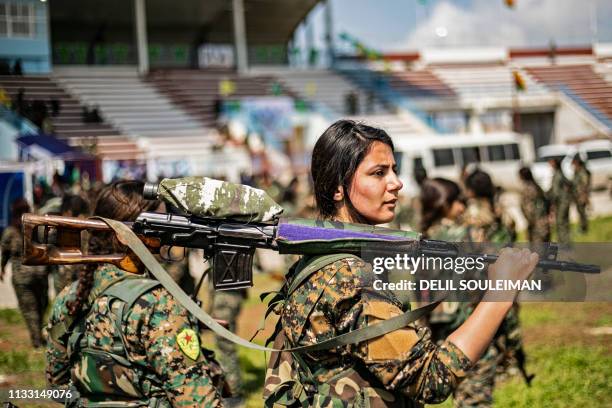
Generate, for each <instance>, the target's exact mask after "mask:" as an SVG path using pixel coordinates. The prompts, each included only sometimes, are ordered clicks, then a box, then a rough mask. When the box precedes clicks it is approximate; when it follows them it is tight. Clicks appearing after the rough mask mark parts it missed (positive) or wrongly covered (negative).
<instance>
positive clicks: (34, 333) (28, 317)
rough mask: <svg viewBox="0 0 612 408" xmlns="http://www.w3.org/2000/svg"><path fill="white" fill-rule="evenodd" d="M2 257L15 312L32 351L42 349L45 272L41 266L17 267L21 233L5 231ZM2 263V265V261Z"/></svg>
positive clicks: (19, 259)
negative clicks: (9, 268)
mask: <svg viewBox="0 0 612 408" xmlns="http://www.w3.org/2000/svg"><path fill="white" fill-rule="evenodd" d="M1 246H2V256H3V257H4V256H6V257H8V258H7V259H10V261H11V264H12V271H13V273H12V278H11V282H12V284H13V288H14V289H15V295H16V296H17V302H18V303H19V310H20V311H21V314H22V315H23V318H24V320H25V322H26V325H27V327H28V331H29V332H30V339H31V341H32V345H33V346H34V347H41V346H42V345H43V337H42V332H41V330H42V327H43V316H44V313H45V310H46V309H47V305H48V303H49V295H48V290H49V278H48V270H47V268H46V267H44V266H25V265H22V264H21V255H22V253H23V238H22V234H21V231H19V230H18V229H16V228H15V227H7V228H6V229H5V230H4V232H3V234H2V240H1ZM3 263H4V261H3Z"/></svg>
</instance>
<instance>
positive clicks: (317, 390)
mask: <svg viewBox="0 0 612 408" xmlns="http://www.w3.org/2000/svg"><path fill="white" fill-rule="evenodd" d="M311 171H312V177H313V181H314V190H315V198H316V203H317V208H318V210H319V215H320V217H321V218H322V219H326V220H335V221H342V222H360V223H367V224H382V223H388V222H390V221H391V220H392V219H393V217H394V211H395V207H396V203H397V198H398V192H399V190H400V189H401V188H402V183H401V182H400V180H399V179H398V177H397V174H396V165H395V159H394V156H393V143H392V141H391V138H390V137H389V136H388V135H387V133H386V132H384V131H383V130H380V129H376V128H373V127H369V126H365V125H362V124H358V123H355V122H352V121H347V120H341V121H338V122H336V123H334V124H333V125H332V126H330V127H329V128H328V129H327V130H326V131H325V132H324V133H323V135H322V136H321V137H320V138H319V140H318V141H317V143H316V145H315V147H314V150H313V156H312V170H311ZM321 259H327V260H329V258H304V259H303V260H302V261H300V262H299V263H298V264H296V266H294V267H293V268H292V270H290V271H289V274H288V276H287V279H288V282H287V285H291V283H292V280H293V278H295V277H296V274H299V273H300V272H301V271H304V268H311V269H314V271H313V273H312V274H310V275H309V276H308V278H307V279H305V280H304V281H303V283H302V284H301V285H299V286H298V287H297V288H293V289H294V290H292V292H291V293H289V294H287V297H286V299H285V301H284V304H283V306H282V308H281V311H280V319H281V324H280V325H279V327H280V331H279V333H278V334H277V337H276V340H275V346H276V347H279V346H284V347H285V348H288V347H295V346H302V345H310V344H314V343H320V342H322V341H325V340H328V339H330V338H332V337H335V336H338V335H341V334H344V333H348V332H351V331H353V330H356V329H359V328H362V327H366V326H368V325H372V324H376V323H378V322H381V321H383V320H386V319H389V318H391V317H393V316H397V315H400V314H401V313H402V312H403V311H402V309H401V307H402V305H401V303H400V302H398V301H397V299H396V298H395V297H394V296H393V294H392V293H390V292H387V291H377V290H374V289H373V285H372V280H373V275H372V268H371V265H369V264H367V263H365V262H364V261H363V260H361V259H359V258H357V257H355V256H350V255H347V256H345V257H343V258H341V259H335V260H334V261H333V262H320V260H321ZM537 261H538V256H537V254H531V253H530V252H529V251H519V250H514V249H506V250H503V251H502V252H501V254H500V258H499V260H498V261H497V262H496V263H495V264H494V265H492V266H491V267H490V268H489V276H490V278H491V279H513V280H517V279H525V278H527V277H528V276H529V275H530V273H531V272H532V270H533V269H534V267H535V265H536V263H537ZM286 287H287V286H286ZM512 295H514V296H515V295H516V293H512ZM490 296H491V295H490V294H486V295H485V299H490ZM511 307H512V301H505V302H491V301H483V302H481V303H480V304H478V306H477V307H476V308H475V310H474V313H472V315H471V316H470V317H469V318H468V319H467V321H466V322H465V323H464V324H462V325H461V326H460V327H458V328H457V329H456V330H455V331H453V332H452V333H451V334H450V335H449V336H448V338H447V339H446V340H445V341H444V342H442V343H441V344H440V345H436V344H435V343H434V342H433V341H432V340H431V338H430V332H429V330H428V329H426V328H423V327H418V326H415V325H412V324H411V325H409V326H407V327H405V328H403V329H400V330H396V331H393V332H390V333H388V334H385V335H382V336H379V337H377V338H374V339H372V340H368V341H364V342H361V343H359V344H352V345H348V346H340V347H336V348H332V349H328V350H323V351H316V352H310V353H306V354H297V353H294V354H289V353H281V354H279V355H273V357H272V358H271V361H270V363H269V366H268V372H267V378H266V384H265V386H264V387H265V388H264V398H265V400H266V405H267V406H274V405H275V404H278V405H276V406H279V405H284V406H317V407H354V406H370V407H407V406H408V407H410V406H422V404H424V403H439V402H441V401H443V400H445V399H446V398H447V397H448V395H450V393H451V392H452V391H453V389H454V388H455V387H456V386H457V384H458V383H459V381H460V380H461V379H462V378H463V377H464V376H465V373H466V371H467V370H468V369H469V368H470V366H471V365H472V364H473V363H474V362H476V361H477V360H478V358H479V357H480V355H481V354H482V353H483V352H484V351H485V350H486V348H487V346H488V345H489V343H490V342H491V339H492V338H493V335H494V334H495V332H496V331H497V328H498V327H499V325H500V324H501V322H502V320H503V319H504V316H505V315H506V313H507V312H508V310H509V309H510V308H511Z"/></svg>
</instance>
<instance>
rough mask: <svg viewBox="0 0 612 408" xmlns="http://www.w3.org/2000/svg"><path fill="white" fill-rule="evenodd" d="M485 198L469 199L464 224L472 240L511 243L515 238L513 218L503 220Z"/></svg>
mask: <svg viewBox="0 0 612 408" xmlns="http://www.w3.org/2000/svg"><path fill="white" fill-rule="evenodd" d="M503 218H504V217H503V216H498V215H497V214H495V211H494V210H493V208H492V207H491V204H490V203H489V201H488V200H487V199H484V198H470V199H469V200H468V201H467V206H466V208H465V213H464V214H463V219H462V224H463V225H464V226H465V227H467V228H468V230H469V232H468V237H469V240H470V241H472V242H492V243H495V244H505V243H510V242H512V241H513V240H514V236H515V231H514V225H513V222H514V221H513V220H507V221H505V220H503Z"/></svg>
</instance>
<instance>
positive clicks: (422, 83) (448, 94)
mask: <svg viewBox="0 0 612 408" xmlns="http://www.w3.org/2000/svg"><path fill="white" fill-rule="evenodd" d="M387 78H388V79H389V82H390V85H391V87H393V88H394V89H396V90H398V91H400V92H401V93H402V94H404V95H406V96H409V97H411V98H453V97H456V94H455V92H454V91H453V90H452V89H451V88H450V87H449V86H448V85H447V84H446V83H444V82H443V81H442V80H441V79H440V78H439V77H438V76H437V75H436V74H435V73H434V72H432V71H431V70H429V69H422V70H415V71H405V72H395V73H390V74H388V75H387Z"/></svg>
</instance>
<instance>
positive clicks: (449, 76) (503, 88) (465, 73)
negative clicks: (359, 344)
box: [432, 65, 550, 100]
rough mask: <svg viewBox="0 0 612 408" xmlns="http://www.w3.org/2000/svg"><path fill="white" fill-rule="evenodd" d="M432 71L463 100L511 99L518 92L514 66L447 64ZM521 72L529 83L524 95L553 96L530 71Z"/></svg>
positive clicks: (522, 95) (526, 96) (523, 96)
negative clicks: (513, 72) (527, 73)
mask: <svg viewBox="0 0 612 408" xmlns="http://www.w3.org/2000/svg"><path fill="white" fill-rule="evenodd" d="M432 71H433V72H434V73H435V74H436V75H437V76H438V77H439V78H441V79H442V80H443V81H444V82H445V83H446V84H448V86H449V87H450V88H452V89H453V90H454V91H455V93H456V94H457V95H458V96H459V97H460V98H461V99H462V100H477V99H481V98H484V99H494V98H499V99H511V98H512V97H513V96H514V95H515V82H514V78H513V75H512V71H513V70H512V67H510V66H502V65H482V66H479V65H466V66H461V65H459V66H455V67H453V66H448V65H447V66H439V67H432ZM521 76H522V77H523V79H524V81H525V85H526V89H525V90H524V91H522V92H521V93H520V96H521V98H530V97H547V96H550V92H549V91H548V89H546V87H544V86H542V85H540V84H538V83H537V82H535V81H534V80H533V79H532V78H530V77H529V75H526V74H525V73H524V72H521Z"/></svg>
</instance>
